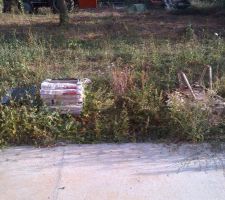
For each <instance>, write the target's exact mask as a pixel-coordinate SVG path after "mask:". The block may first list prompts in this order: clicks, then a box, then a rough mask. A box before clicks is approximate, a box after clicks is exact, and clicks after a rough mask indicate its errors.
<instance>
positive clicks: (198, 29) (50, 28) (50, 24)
mask: <svg viewBox="0 0 225 200" xmlns="http://www.w3.org/2000/svg"><path fill="white" fill-rule="evenodd" d="M0 19H1V20H0V31H1V33H4V32H5V33H10V32H11V33H12V32H17V33H28V32H29V31H30V32H34V33H37V34H50V35H55V34H59V33H60V34H64V36H66V37H68V38H71V37H72V38H73V37H76V38H81V39H85V38H88V39H95V38H102V37H105V36H115V35H118V36H123V35H132V34H135V35H136V36H139V37H142V38H146V37H147V38H148V37H152V36H155V37H157V38H167V39H179V38H182V37H183V36H184V35H185V33H186V32H187V29H190V27H191V28H192V29H194V30H195V33H196V34H198V35H201V34H208V33H209V34H214V33H219V34H220V35H221V36H224V33H225V21H224V16H223V15H218V14H216V13H214V12H212V13H211V12H209V13H207V14H206V13H204V14H201V13H192V14H191V13H186V14H185V13H184V14H171V13H168V12H167V11H165V10H162V9H155V10H151V11H149V12H148V13H146V14H138V15H137V14H128V13H126V12H121V11H116V10H109V9H104V10H90V11H79V12H77V13H74V14H71V16H70V19H71V20H70V25H69V27H68V28H67V29H62V30H61V31H59V32H58V31H56V30H57V29H58V30H59V27H58V16H57V15H52V14H47V15H34V16H31V15H12V14H0Z"/></svg>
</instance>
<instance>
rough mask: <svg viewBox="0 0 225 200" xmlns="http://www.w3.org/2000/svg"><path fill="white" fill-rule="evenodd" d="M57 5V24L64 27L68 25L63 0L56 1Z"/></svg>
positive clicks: (66, 11)
mask: <svg viewBox="0 0 225 200" xmlns="http://www.w3.org/2000/svg"><path fill="white" fill-rule="evenodd" d="M57 3H58V5H59V24H60V25H62V26H65V25H67V24H68V23H69V15H68V10H67V7H66V3H65V0H57Z"/></svg>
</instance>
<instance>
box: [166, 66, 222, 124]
mask: <svg viewBox="0 0 225 200" xmlns="http://www.w3.org/2000/svg"><path fill="white" fill-rule="evenodd" d="M207 70H208V72H209V73H208V75H209V76H208V77H209V82H208V86H209V87H208V88H206V87H205V86H204V83H203V82H204V81H203V80H204V77H205V75H206V72H207ZM178 80H179V88H177V89H176V90H175V91H173V92H171V93H169V94H167V97H168V100H167V105H168V106H172V105H173V104H174V103H180V104H183V105H191V106H197V105H199V104H201V105H202V109H205V110H207V111H209V112H210V115H211V119H212V121H214V122H215V120H214V119H218V118H221V117H222V116H224V115H225V99H224V98H222V97H221V96H219V95H217V94H216V91H214V90H213V83H212V68H211V66H206V67H205V68H204V70H203V72H202V74H201V76H200V79H199V81H198V82H197V83H195V84H190V82H189V80H188V78H187V76H186V74H185V73H184V72H179V73H178ZM216 121H217V120H216Z"/></svg>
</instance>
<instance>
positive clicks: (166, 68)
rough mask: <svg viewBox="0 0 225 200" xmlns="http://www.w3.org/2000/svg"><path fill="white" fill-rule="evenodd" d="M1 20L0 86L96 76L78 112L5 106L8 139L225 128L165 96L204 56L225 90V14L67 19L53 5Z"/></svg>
mask: <svg viewBox="0 0 225 200" xmlns="http://www.w3.org/2000/svg"><path fill="white" fill-rule="evenodd" d="M0 19H1V20H0V33H1V35H0V43H1V45H0V76H1V79H0V92H1V94H3V93H4V91H5V90H7V89H8V88H10V87H16V86H23V85H32V84H35V85H37V87H40V83H41V82H42V81H43V80H44V79H46V78H68V77H70V78H72V77H81V78H82V77H87V78H90V79H91V80H92V84H91V85H90V86H89V87H88V88H87V92H86V100H85V101H86V102H85V108H84V112H83V113H82V115H81V116H80V117H77V118H73V117H71V116H60V115H59V114H58V113H56V112H54V113H51V112H48V111H47V110H45V109H44V108H43V107H42V106H41V104H38V105H36V106H31V105H29V103H23V104H22V105H21V104H20V105H18V104H12V105H11V106H8V107H5V106H0V144H1V145H7V144H36V145H49V144H53V143H55V142H56V141H70V142H74V143H95V142H130V141H131V142H143V141H150V140H171V141H180V140H186V141H194V142H196V141H203V140H209V139H210V140H212V139H213V140H220V139H221V138H223V137H224V132H225V124H224V122H223V120H222V121H221V122H220V123H219V124H217V125H210V123H209V122H208V116H207V115H205V113H204V112H203V111H202V110H201V109H196V108H195V109H192V108H188V109H183V110H182V112H180V111H181V110H179V109H178V110H176V109H175V108H174V109H175V110H172V111H171V110H170V109H168V108H167V106H166V104H165V94H166V93H167V92H170V91H173V90H174V89H175V88H176V87H177V84H178V80H177V72H178V71H179V70H181V69H182V70H184V71H185V72H186V73H187V74H188V76H189V77H191V81H194V80H195V77H196V75H198V74H200V73H201V72H202V70H203V66H204V65H206V64H209V65H211V66H212V68H213V72H214V74H213V80H214V88H215V89H216V90H217V91H218V93H219V94H221V95H222V96H224V97H225V85H224V84H225V74H224V72H225V71H224V70H225V42H224V34H225V29H224V27H225V21H224V16H223V15H221V14H217V13H213V12H212V13H211V12H204V13H198V12H197V13H195V12H193V13H186V14H180V13H179V14H171V13H168V12H166V11H165V10H161V9H155V10H150V11H149V12H148V13H146V14H139V15H136V14H133V15H131V14H127V13H126V12H121V11H116V10H111V9H104V10H103V9H102V10H101V9H99V10H90V11H79V12H77V13H73V14H71V16H70V25H69V26H68V27H67V28H62V27H59V26H58V16H57V15H52V14H49V13H47V14H46V13H44V14H39V15H33V16H31V15H22V14H20V15H19V14H0ZM37 98H38V95H37ZM180 113H182V115H180ZM215 133H216V134H215ZM212 135H213V137H212Z"/></svg>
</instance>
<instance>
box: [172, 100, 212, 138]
mask: <svg viewBox="0 0 225 200" xmlns="http://www.w3.org/2000/svg"><path fill="white" fill-rule="evenodd" d="M169 110H170V119H171V120H170V129H171V130H170V131H171V134H172V135H173V136H175V137H176V138H177V139H181V140H189V141H194V142H198V141H203V140H204V135H205V134H206V133H207V132H209V130H210V128H211V123H210V122H209V119H210V118H209V111H208V110H206V109H205V107H204V106H203V105H202V104H201V103H198V102H195V103H190V102H181V101H177V100H176V99H173V100H172V103H171V104H170V108H169Z"/></svg>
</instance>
